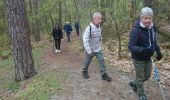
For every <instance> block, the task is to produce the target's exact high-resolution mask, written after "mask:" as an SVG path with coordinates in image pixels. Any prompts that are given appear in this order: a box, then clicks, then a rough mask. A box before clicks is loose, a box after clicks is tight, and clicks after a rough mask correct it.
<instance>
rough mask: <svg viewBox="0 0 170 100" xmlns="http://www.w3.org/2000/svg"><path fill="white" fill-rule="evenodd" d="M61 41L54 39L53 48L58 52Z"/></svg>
mask: <svg viewBox="0 0 170 100" xmlns="http://www.w3.org/2000/svg"><path fill="white" fill-rule="evenodd" d="M60 44H61V39H55V47H56V49H58V50H60Z"/></svg>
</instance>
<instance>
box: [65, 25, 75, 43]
mask: <svg viewBox="0 0 170 100" xmlns="http://www.w3.org/2000/svg"><path fill="white" fill-rule="evenodd" d="M64 30H65V32H66V35H67V41H68V42H70V36H71V32H72V30H73V29H72V26H71V25H70V24H69V22H66V24H65V25H64Z"/></svg>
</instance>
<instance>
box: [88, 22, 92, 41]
mask: <svg viewBox="0 0 170 100" xmlns="http://www.w3.org/2000/svg"><path fill="white" fill-rule="evenodd" d="M89 27H90V38H92V36H91V25H89Z"/></svg>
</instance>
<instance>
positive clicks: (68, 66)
mask: <svg viewBox="0 0 170 100" xmlns="http://www.w3.org/2000/svg"><path fill="white" fill-rule="evenodd" d="M77 39H78V38H73V40H72V41H71V42H70V43H67V42H66V40H64V41H62V43H61V52H60V53H53V52H52V47H50V48H48V49H47V50H46V55H45V56H44V57H43V62H44V63H45V65H44V67H43V66H42V68H44V69H43V71H48V70H56V71H58V72H63V73H61V76H62V74H63V75H65V74H67V77H63V79H62V86H63V89H61V90H58V92H57V93H56V94H54V95H53V96H52V97H51V98H49V99H50V100H138V98H137V96H136V94H135V93H134V92H133V90H132V89H131V88H130V87H129V86H128V82H129V81H130V80H131V79H132V77H131V75H128V74H127V73H124V72H121V71H116V70H115V69H114V68H113V67H108V68H107V72H108V74H109V75H110V76H112V79H113V81H112V82H106V81H103V80H101V79H100V75H99V69H98V64H97V61H96V60H95V58H94V59H93V61H92V63H91V64H90V67H89V75H90V78H89V79H83V78H82V76H81V70H82V66H83V60H84V52H82V51H81V50H78V49H77V48H76V44H77ZM113 59H114V58H113ZM153 83H155V82H152V81H151V82H147V83H146V85H145V88H146V93H147V96H148V98H149V100H162V99H161V95H160V92H159V91H158V90H159V89H158V86H157V84H153ZM167 95H168V94H167ZM169 100H170V99H169Z"/></svg>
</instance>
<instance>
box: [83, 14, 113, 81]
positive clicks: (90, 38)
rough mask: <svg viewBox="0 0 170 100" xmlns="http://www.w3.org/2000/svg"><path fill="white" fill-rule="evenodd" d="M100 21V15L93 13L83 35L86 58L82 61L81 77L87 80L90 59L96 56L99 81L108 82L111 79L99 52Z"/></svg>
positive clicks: (100, 38) (100, 42) (100, 51)
mask: <svg viewBox="0 0 170 100" xmlns="http://www.w3.org/2000/svg"><path fill="white" fill-rule="evenodd" d="M101 21H102V14H101V13H100V12H95V13H94V14H93V20H92V22H91V23H90V25H88V26H87V28H86V30H85V33H84V35H83V45H84V48H85V51H86V55H85V56H86V57H85V61H84V67H83V69H82V75H83V78H84V79H88V78H89V74H88V67H89V65H90V63H91V61H92V58H93V57H94V56H96V58H97V60H98V62H99V68H100V75H101V79H102V80H105V81H108V82H110V81H111V80H112V78H111V77H110V76H108V74H107V73H106V65H105V62H104V57H103V53H102V50H101V45H102V34H101V28H100V24H101Z"/></svg>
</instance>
